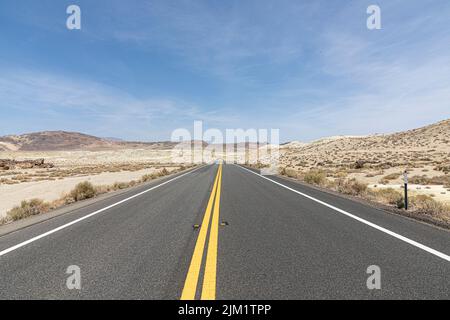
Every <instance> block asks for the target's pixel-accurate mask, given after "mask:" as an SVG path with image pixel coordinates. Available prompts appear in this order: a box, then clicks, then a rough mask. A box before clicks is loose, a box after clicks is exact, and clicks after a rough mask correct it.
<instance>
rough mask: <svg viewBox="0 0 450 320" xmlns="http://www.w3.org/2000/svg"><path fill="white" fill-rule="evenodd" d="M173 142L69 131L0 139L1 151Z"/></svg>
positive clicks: (167, 144)
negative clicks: (110, 136)
mask: <svg viewBox="0 0 450 320" xmlns="http://www.w3.org/2000/svg"><path fill="white" fill-rule="evenodd" d="M173 145H174V143H172V142H129V141H121V140H113V139H110V138H98V137H95V136H91V135H87V134H83V133H79V132H67V131H43V132H34V133H28V134H22V135H9V136H4V137H0V151H72V150H92V151H97V150H108V149H121V148H171V147H173Z"/></svg>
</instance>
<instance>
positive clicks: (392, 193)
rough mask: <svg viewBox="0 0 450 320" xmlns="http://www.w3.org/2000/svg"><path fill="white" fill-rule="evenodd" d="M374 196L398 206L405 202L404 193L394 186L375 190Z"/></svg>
mask: <svg viewBox="0 0 450 320" xmlns="http://www.w3.org/2000/svg"><path fill="white" fill-rule="evenodd" d="M374 196H375V198H376V199H377V200H381V201H382V202H384V203H388V204H392V205H396V206H397V207H399V204H400V203H402V202H403V195H402V194H401V193H400V192H398V191H397V190H394V189H392V188H387V189H379V190H377V191H375V192H374Z"/></svg>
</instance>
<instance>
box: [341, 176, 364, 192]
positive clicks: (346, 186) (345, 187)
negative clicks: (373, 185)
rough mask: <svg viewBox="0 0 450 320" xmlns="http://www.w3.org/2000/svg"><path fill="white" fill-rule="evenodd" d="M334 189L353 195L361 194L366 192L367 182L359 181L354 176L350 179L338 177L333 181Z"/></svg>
mask: <svg viewBox="0 0 450 320" xmlns="http://www.w3.org/2000/svg"><path fill="white" fill-rule="evenodd" d="M335 189H336V191H338V192H340V193H343V194H349V195H353V196H361V195H364V194H366V192H367V184H366V183H362V182H359V181H358V180H356V179H355V178H353V179H350V180H344V179H339V180H336V181H335Z"/></svg>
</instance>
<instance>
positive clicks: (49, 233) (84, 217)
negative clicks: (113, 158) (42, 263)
mask: <svg viewBox="0 0 450 320" xmlns="http://www.w3.org/2000/svg"><path fill="white" fill-rule="evenodd" d="M203 167H204V166H201V167H199V168H196V169H194V170H191V171H189V172H186V173H183V174H182V175H179V176H176V177H175V178H172V179H170V180H167V181H165V182H163V183H161V184H158V185H157V186H154V187H151V188H150V189H147V190H144V191H142V192H139V193H137V194H135V195H133V196H131V197H128V198H126V199H123V200H121V201H119V202H116V203H113V204H112V205H109V206H107V207H105V208H102V209H100V210H97V211H95V212H92V213H89V214H87V215H85V216H83V217H81V218H79V219H76V220H73V221H71V222H69V223H66V224H64V225H62V226H60V227H58V228H55V229H52V230H50V231H47V232H45V233H43V234H41V235H38V236H36V237H34V238H31V239H29V240H26V241H24V242H21V243H19V244H16V245H15V246H12V247H11V248H8V249H5V250H3V251H0V257H1V256H3V255H5V254H7V253H10V252H11V251H14V250H17V249H19V248H21V247H24V246H26V245H27V244H30V243H32V242H35V241H37V240H39V239H42V238H44V237H46V236H49V235H51V234H53V233H55V232H58V231H60V230H63V229H65V228H67V227H70V226H71V225H73V224H75V223H78V222H81V221H83V220H86V219H88V218H90V217H92V216H95V215H96V214H99V213H101V212H103V211H106V210H108V209H111V208H114V207H116V206H118V205H120V204H122V203H124V202H127V201H130V200H131V199H134V198H137V197H139V196H141V195H143V194H145V193H147V192H150V191H152V190H155V189H156V188H159V187H162V186H163V185H166V184H168V183H170V182H172V181H175V180H177V179H180V178H181V177H184V176H186V175H188V174H191V173H193V172H195V171H197V170H199V169H200V168H203Z"/></svg>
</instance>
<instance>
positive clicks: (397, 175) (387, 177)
mask: <svg viewBox="0 0 450 320" xmlns="http://www.w3.org/2000/svg"><path fill="white" fill-rule="evenodd" d="M398 177H400V173H391V174H388V175H387V176H384V177H383V180H395V179H397V178H398Z"/></svg>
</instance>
